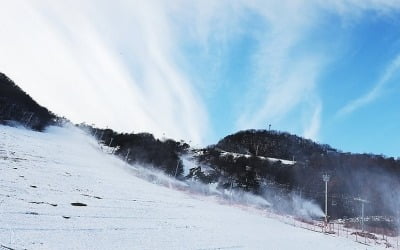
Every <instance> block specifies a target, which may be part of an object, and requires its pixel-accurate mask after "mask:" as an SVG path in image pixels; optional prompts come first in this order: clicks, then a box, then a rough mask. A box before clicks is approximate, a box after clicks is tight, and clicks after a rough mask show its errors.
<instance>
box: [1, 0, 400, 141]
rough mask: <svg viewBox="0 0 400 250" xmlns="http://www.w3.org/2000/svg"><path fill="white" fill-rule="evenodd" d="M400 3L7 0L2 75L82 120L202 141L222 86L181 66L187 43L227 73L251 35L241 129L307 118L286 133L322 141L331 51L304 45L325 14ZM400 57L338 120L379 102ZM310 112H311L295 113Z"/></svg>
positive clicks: (349, 15) (346, 16)
mask: <svg viewBox="0 0 400 250" xmlns="http://www.w3.org/2000/svg"><path fill="white" fill-rule="evenodd" d="M399 7H400V3H399V1H397V0H396V1H391V0H387V1H382V0H365V1H361V0H332V1H322V0H283V1H272V0H271V1H264V0H238V1H234V2H232V1H229V0H221V1H212V0H202V1H185V0H175V1H162V0H148V1H139V0H133V1H124V0H117V1H113V3H112V4H111V3H110V1H107V0H87V1H84V2H82V1H77V0H71V1H68V2H66V1H57V2H55V1H50V0H35V1H31V0H15V1H8V2H7V3H6V4H3V6H2V9H1V10H0V23H1V24H2V25H1V26H0V70H1V71H3V72H4V73H6V74H7V75H9V76H10V77H11V78H12V79H14V80H15V81H16V82H17V83H18V84H20V85H21V87H23V88H24V89H25V90H26V91H27V92H28V93H30V94H31V95H32V96H33V97H34V98H35V99H37V100H38V101H39V102H40V103H42V104H43V105H45V106H47V107H49V108H50V109H52V110H53V111H55V112H56V113H58V114H61V115H65V116H67V117H68V118H70V119H72V120H73V121H74V122H81V121H86V122H89V123H92V122H93V123H96V124H97V125H100V126H110V127H112V128H115V129H117V130H120V131H128V132H130V131H132V130H134V131H136V132H138V131H148V132H152V133H155V134H156V136H162V135H163V134H165V135H166V136H169V137H173V138H176V139H181V138H182V139H186V140H191V141H193V142H194V143H202V142H204V141H205V140H207V136H208V135H209V132H210V131H211V130H212V128H210V122H209V120H210V117H209V112H208V110H207V108H212V107H207V96H208V94H207V93H204V92H205V91H206V90H209V89H215V88H217V87H218V86H219V85H220V84H221V83H219V82H214V83H208V82H202V81H201V80H202V79H204V78H202V76H201V74H221V72H197V73H198V74H199V75H195V74H192V72H189V71H187V67H185V65H183V64H191V63H192V62H191V61H190V60H189V59H188V58H190V57H188V55H186V54H185V53H186V52H187V51H185V50H184V49H183V47H185V45H187V43H191V45H194V46H193V48H194V49H193V50H192V51H190V52H191V53H197V54H201V55H203V54H204V55H205V57H207V58H208V59H209V60H206V61H207V62H210V63H212V64H214V67H211V68H212V69H213V70H215V71H218V70H220V69H221V68H222V66H221V65H222V64H223V62H224V60H225V58H221V57H223V56H224V55H226V54H227V53H235V51H234V52H230V51H231V50H230V49H232V48H231V47H230V46H232V43H231V41H232V40H235V39H236V37H237V36H251V38H254V40H256V42H255V45H254V48H252V50H251V51H250V52H248V53H250V54H251V55H250V56H249V57H250V60H249V61H250V62H249V65H246V67H248V68H250V69H251V70H250V74H249V77H248V79H246V83H245V84H243V85H244V86H245V87H243V90H242V91H240V94H242V95H243V96H241V97H240V98H241V99H240V103H241V105H237V106H238V107H239V108H238V109H237V110H227V111H226V112H233V113H234V116H235V117H236V121H235V125H234V126H235V129H244V128H254V127H255V128H257V127H265V125H266V124H267V123H272V124H274V127H281V125H283V123H284V122H285V121H287V118H288V117H289V116H291V115H295V118H294V119H292V120H299V121H303V123H300V122H299V124H300V125H299V124H296V123H295V122H293V123H292V124H290V126H286V127H289V128H291V129H292V131H291V132H299V130H302V133H303V134H304V135H305V136H307V137H310V138H313V139H315V138H318V134H319V130H320V127H321V126H320V124H321V116H322V112H323V110H324V109H322V107H324V103H323V99H322V98H321V97H320V96H319V93H318V87H319V85H320V84H321V83H320V82H319V78H320V76H321V74H323V71H324V69H325V68H326V67H328V66H329V63H330V62H331V61H334V58H333V57H334V55H333V54H334V53H332V51H328V50H327V48H326V47H324V46H314V45H315V44H313V43H310V41H309V40H307V39H308V38H309V37H310V36H312V35H313V32H314V31H315V29H316V28H318V25H319V24H320V23H321V20H323V19H324V16H325V15H326V14H334V15H337V16H340V18H341V19H342V20H351V21H353V20H357V18H359V17H360V16H362V15H363V13H365V12H366V11H375V12H377V13H380V14H387V13H391V11H392V10H394V9H399ZM249 20H250V21H249ZM317 45H321V44H317ZM326 55H329V57H330V58H329V60H327V57H328V56H326ZM331 57H332V58H333V59H332V58H331ZM237 60H240V58H239V59H237ZM396 60H397V61H396ZM396 60H395V62H393V66H389V67H388V69H387V71H386V73H385V74H384V75H383V76H382V78H381V79H380V81H379V82H378V84H377V85H376V86H375V88H374V89H373V90H372V91H371V92H369V93H367V94H366V95H364V96H362V97H360V98H359V99H358V100H355V101H354V102H352V103H350V104H349V105H348V106H346V107H344V108H343V109H342V110H343V111H340V113H351V112H353V111H354V110H356V109H357V108H359V107H361V106H363V105H365V104H367V103H369V102H371V101H372V100H374V99H375V98H377V97H378V96H379V93H380V92H381V89H382V87H383V86H384V85H385V84H386V82H387V81H389V79H390V78H391V77H392V75H393V74H394V73H395V72H396V71H397V68H398V67H399V65H398V64H399V62H398V61H399V59H396ZM216 79H220V78H216ZM234 88H237V86H234V85H232V84H230V86H227V89H234ZM228 91H229V90H228ZM210 92H212V93H218V94H219V92H218V91H210ZM232 106H234V105H232V103H227V104H226V107H227V109H228V108H231V109H232ZM302 108H303V109H307V112H295V111H298V110H299V109H302ZM211 119H216V118H215V117H211ZM304 121H307V122H304ZM304 124H306V126H303V125H304ZM226 126H231V125H226Z"/></svg>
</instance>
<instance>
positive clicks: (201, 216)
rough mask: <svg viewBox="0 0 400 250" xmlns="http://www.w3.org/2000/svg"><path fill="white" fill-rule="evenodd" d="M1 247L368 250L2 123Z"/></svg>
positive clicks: (64, 135) (88, 148)
mask: <svg viewBox="0 0 400 250" xmlns="http://www.w3.org/2000/svg"><path fill="white" fill-rule="evenodd" d="M73 204H74V205H73ZM77 205H81V206H77ZM83 205H86V206H83ZM0 245H2V246H3V247H9V248H13V249H25V248H26V249H366V248H370V247H368V246H365V245H361V244H359V243H356V242H354V241H352V240H350V239H346V238H340V237H339V238H338V237H333V236H329V235H324V234H321V233H316V232H312V231H308V230H304V229H301V228H296V227H292V226H290V225H287V224H284V223H282V222H280V221H278V220H275V219H271V218H268V217H266V216H265V215H264V214H263V212H262V211H261V210H255V209H243V208H239V207H234V206H229V205H228V204H225V205H224V204H221V203H220V202H218V201H217V200H216V199H214V198H212V197H204V196H201V195H194V194H189V193H185V192H182V191H177V190H174V189H170V188H167V187H164V186H160V185H156V184H153V183H150V182H147V181H145V180H142V179H140V178H139V177H137V170H133V169H132V168H131V167H129V166H127V165H126V164H125V163H124V162H123V161H121V160H119V159H117V158H114V157H113V156H111V155H108V154H105V153H103V152H102V151H101V150H100V147H99V145H98V144H97V143H96V142H95V141H94V140H92V139H91V138H89V137H87V136H86V135H84V134H83V133H82V132H81V131H78V130H76V129H74V128H55V127H53V128H50V129H49V130H48V131H47V132H46V133H37V132H32V131H27V130H24V129H18V128H11V127H5V126H0ZM0 249H1V247H0Z"/></svg>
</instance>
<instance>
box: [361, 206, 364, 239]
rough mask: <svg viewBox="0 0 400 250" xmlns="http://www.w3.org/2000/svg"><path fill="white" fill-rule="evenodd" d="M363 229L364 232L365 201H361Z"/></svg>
mask: <svg viewBox="0 0 400 250" xmlns="http://www.w3.org/2000/svg"><path fill="white" fill-rule="evenodd" d="M361 230H362V231H363V232H364V202H361Z"/></svg>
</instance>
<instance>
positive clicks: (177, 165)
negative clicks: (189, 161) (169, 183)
mask: <svg viewBox="0 0 400 250" xmlns="http://www.w3.org/2000/svg"><path fill="white" fill-rule="evenodd" d="M178 167H179V160H178V162H177V163H176V168H175V174H174V178H176V174H177V173H178Z"/></svg>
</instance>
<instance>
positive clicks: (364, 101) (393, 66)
mask: <svg viewBox="0 0 400 250" xmlns="http://www.w3.org/2000/svg"><path fill="white" fill-rule="evenodd" d="M399 71H400V54H399V55H397V56H396V57H395V58H394V59H393V60H392V61H391V62H390V63H389V65H388V66H387V67H386V69H385V70H384V72H383V74H382V75H381V77H380V78H379V80H378V82H377V83H376V84H375V85H374V87H373V88H372V89H371V90H369V91H368V92H367V93H365V94H364V95H362V96H360V97H358V98H356V99H355V100H352V101H351V102H349V103H348V104H346V105H345V106H344V107H342V108H341V109H340V110H339V111H338V112H337V114H336V115H337V116H345V115H349V114H351V113H353V112H355V111H357V110H358V109H360V108H362V107H364V106H366V105H368V104H370V103H371V102H373V101H375V100H376V99H378V98H379V97H380V96H381V95H382V91H383V90H384V87H385V86H386V85H387V84H388V83H389V82H390V80H391V79H392V78H393V77H394V76H395V75H397V74H398V73H399Z"/></svg>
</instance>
